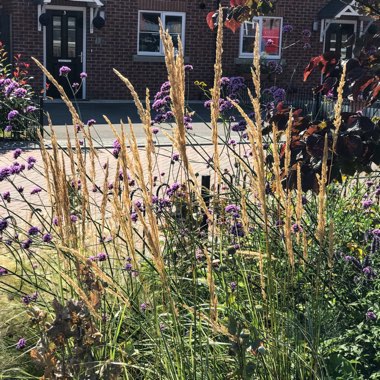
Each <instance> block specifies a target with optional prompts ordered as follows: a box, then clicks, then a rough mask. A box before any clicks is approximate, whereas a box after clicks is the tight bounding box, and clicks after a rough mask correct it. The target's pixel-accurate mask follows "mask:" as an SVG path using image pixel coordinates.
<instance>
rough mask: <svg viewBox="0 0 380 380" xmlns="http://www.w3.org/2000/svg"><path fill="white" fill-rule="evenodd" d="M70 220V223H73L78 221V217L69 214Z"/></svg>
mask: <svg viewBox="0 0 380 380" xmlns="http://www.w3.org/2000/svg"><path fill="white" fill-rule="evenodd" d="M70 220H71V222H72V223H75V222H77V221H78V217H77V216H76V215H75V214H71V215H70Z"/></svg>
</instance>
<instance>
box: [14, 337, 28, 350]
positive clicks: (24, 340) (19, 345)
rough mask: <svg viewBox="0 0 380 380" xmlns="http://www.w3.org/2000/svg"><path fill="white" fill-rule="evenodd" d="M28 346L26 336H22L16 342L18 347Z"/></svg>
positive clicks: (19, 348)
mask: <svg viewBox="0 0 380 380" xmlns="http://www.w3.org/2000/svg"><path fill="white" fill-rule="evenodd" d="M25 347H26V339H25V338H20V339H19V340H18V342H17V344H16V349H18V350H22V349H23V348H25Z"/></svg>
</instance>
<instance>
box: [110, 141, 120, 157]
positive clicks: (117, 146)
mask: <svg viewBox="0 0 380 380" xmlns="http://www.w3.org/2000/svg"><path fill="white" fill-rule="evenodd" d="M112 146H113V151H112V155H113V156H114V157H115V158H118V157H119V154H120V151H121V144H120V141H119V140H115V141H114V142H113V144H112Z"/></svg>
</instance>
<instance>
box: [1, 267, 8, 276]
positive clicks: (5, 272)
mask: <svg viewBox="0 0 380 380" xmlns="http://www.w3.org/2000/svg"><path fill="white" fill-rule="evenodd" d="M6 274H8V271H7V269H6V268H4V267H0V276H5V275H6Z"/></svg>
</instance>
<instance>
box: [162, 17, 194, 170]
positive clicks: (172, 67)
mask: <svg viewBox="0 0 380 380" xmlns="http://www.w3.org/2000/svg"><path fill="white" fill-rule="evenodd" d="M160 36H161V40H162V44H163V46H164V52H165V63H166V69H167V72H168V79H169V82H170V98H171V101H172V112H173V115H174V118H175V121H176V127H175V129H174V143H175V146H176V148H177V149H178V151H179V153H180V155H181V159H182V162H183V165H184V167H185V171H186V173H188V172H189V159H188V157H187V152H186V128H185V121H184V112H185V66H184V58H183V46H182V42H181V40H180V39H179V41H178V53H177V54H176V56H175V55H174V45H173V40H172V38H171V36H170V34H169V32H167V31H164V28H163V26H162V23H161V21H160Z"/></svg>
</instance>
